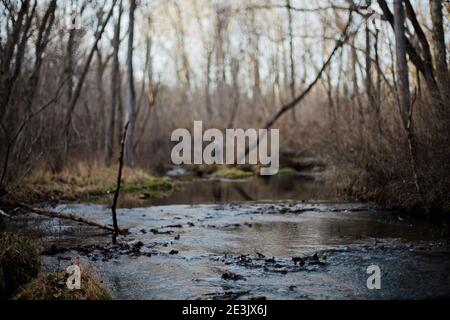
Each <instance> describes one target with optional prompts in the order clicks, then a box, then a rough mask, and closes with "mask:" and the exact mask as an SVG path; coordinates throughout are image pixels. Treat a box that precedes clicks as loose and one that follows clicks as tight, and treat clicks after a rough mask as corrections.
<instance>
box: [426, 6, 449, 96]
mask: <svg viewBox="0 0 450 320" xmlns="http://www.w3.org/2000/svg"><path fill="white" fill-rule="evenodd" d="M430 9H431V21H432V23H433V28H432V35H433V44H434V45H433V47H434V59H435V61H436V76H437V80H438V82H439V84H440V87H441V90H442V93H443V95H444V97H445V98H446V99H448V98H449V96H450V87H449V86H450V81H449V74H448V64H447V52H446V47H445V33H444V27H443V17H442V2H441V0H430ZM445 101H448V100H445Z"/></svg>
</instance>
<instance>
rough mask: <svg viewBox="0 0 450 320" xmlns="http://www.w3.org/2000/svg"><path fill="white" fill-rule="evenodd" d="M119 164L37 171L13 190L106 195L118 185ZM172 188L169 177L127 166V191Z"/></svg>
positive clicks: (37, 195)
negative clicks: (161, 176) (57, 171)
mask: <svg viewBox="0 0 450 320" xmlns="http://www.w3.org/2000/svg"><path fill="white" fill-rule="evenodd" d="M116 180H117V168H116V167H106V166H104V165H100V164H98V163H94V164H91V165H88V164H86V163H82V162H80V163H78V164H76V165H74V166H72V167H71V168H66V169H64V170H62V171H61V172H59V173H53V172H50V171H42V170H40V171H36V172H34V173H33V174H32V175H30V176H29V177H26V178H25V179H24V180H23V183H22V185H21V188H20V189H17V191H16V192H14V196H15V197H16V198H19V199H26V200H28V201H34V200H36V199H44V200H84V199H91V198H96V197H97V198H98V197H103V196H107V195H108V194H111V193H113V192H114V190H115V188H116ZM172 189H173V184H172V181H171V180H170V179H169V178H166V177H163V178H159V177H154V176H152V175H150V173H148V172H147V171H145V170H142V169H137V168H136V169H135V168H133V169H131V168H127V167H124V169H123V178H122V190H123V191H124V192H126V193H133V194H135V193H136V194H144V195H146V196H147V197H150V196H163V195H165V194H167V193H169V192H171V191H172Z"/></svg>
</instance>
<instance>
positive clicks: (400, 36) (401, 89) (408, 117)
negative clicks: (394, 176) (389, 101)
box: [394, 0, 423, 200]
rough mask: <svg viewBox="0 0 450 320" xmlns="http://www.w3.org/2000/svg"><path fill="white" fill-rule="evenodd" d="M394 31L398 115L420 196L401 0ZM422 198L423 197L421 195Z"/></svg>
mask: <svg viewBox="0 0 450 320" xmlns="http://www.w3.org/2000/svg"><path fill="white" fill-rule="evenodd" d="M394 33H395V56H396V66H397V70H396V72H397V83H398V84H397V88H398V89H397V92H398V97H399V98H398V101H399V107H400V116H401V119H402V121H403V125H404V127H405V130H406V132H407V135H408V145H409V152H410V159H411V168H412V171H413V176H414V181H415V185H416V189H417V192H418V193H419V194H420V195H421V197H422V190H421V185H420V183H419V177H418V172H417V146H416V140H415V136H414V126H413V117H412V115H413V114H412V113H413V112H412V111H413V109H412V107H413V103H412V102H411V93H410V90H409V70H408V62H407V59H406V35H405V34H406V31H405V17H404V7H403V0H394ZM422 200H423V197H422Z"/></svg>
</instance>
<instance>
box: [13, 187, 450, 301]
mask: <svg viewBox="0 0 450 320" xmlns="http://www.w3.org/2000/svg"><path fill="white" fill-rule="evenodd" d="M205 183H208V182H205ZM214 183H216V182H214ZM230 183H231V182H226V181H225V182H221V185H219V187H218V188H219V190H220V191H216V192H215V193H214V192H212V196H209V197H208V196H205V194H204V193H202V192H198V193H199V194H201V198H200V199H197V198H195V197H193V196H192V193H194V192H196V191H194V190H197V191H198V190H199V189H198V188H195V184H194V185H191V188H190V187H189V185H188V186H187V189H185V190H188V191H180V192H181V193H183V192H188V193H190V194H191V197H189V199H191V200H192V199H197V200H198V201H190V202H192V203H187V204H186V203H185V204H182V203H183V202H185V200H183V197H181V198H180V197H178V198H177V196H176V195H175V196H174V198H173V199H172V204H170V203H168V201H169V200H170V198H169V199H165V200H164V201H165V203H159V204H158V203H156V204H155V203H152V205H151V206H150V204H148V203H147V204H145V205H144V204H142V203H138V204H136V203H135V204H134V205H127V204H125V203H122V207H121V208H120V209H119V210H118V221H119V225H120V227H121V228H127V229H128V230H129V234H128V235H127V236H123V237H119V239H118V241H119V245H117V246H113V245H111V244H110V243H111V237H110V235H109V234H106V233H104V232H102V231H99V230H98V229H96V228H92V227H88V226H84V225H79V224H77V223H74V222H67V221H61V220H57V219H49V218H43V217H39V216H35V215H33V214H30V215H27V216H26V218H25V217H22V218H21V219H25V220H24V221H25V222H24V221H23V222H24V223H28V224H29V225H32V226H34V227H36V228H39V230H40V232H41V239H43V240H44V243H45V246H46V248H47V249H46V250H45V251H44V252H43V256H42V260H43V265H44V267H45V269H47V270H62V269H64V268H65V267H66V266H68V265H70V264H72V263H73V261H81V262H82V263H83V262H84V263H85V264H86V265H89V266H90V267H89V268H92V269H93V270H95V272H96V274H97V275H98V276H99V278H101V279H102V280H103V281H104V283H105V284H106V285H107V286H108V288H109V289H110V291H111V293H112V295H113V297H114V298H116V299H251V298H257V299H259V298H263V297H264V298H267V299H428V298H443V297H447V298H448V297H450V272H449V270H450V242H449V239H450V231H449V228H448V227H439V228H438V227H435V226H432V225H430V224H428V223H426V222H423V221H416V220H414V219H413V218H411V217H409V216H404V215H401V214H400V213H398V212H393V211H384V210H380V209H378V208H376V207H375V206H374V205H372V204H370V203H349V202H337V201H335V200H332V199H325V200H324V201H311V200H310V199H312V198H314V197H315V196H316V195H315V194H314V192H316V191H317V192H318V191H320V189H321V187H320V184H315V183H313V182H311V181H310V182H305V181H304V180H302V182H299V183H300V184H301V185H303V187H302V189H300V190H306V191H305V192H306V193H305V192H304V193H297V194H296V193H295V192H294V193H292V192H291V193H289V192H281V191H279V190H278V189H276V188H275V187H273V186H269V189H268V190H274V191H273V193H272V196H273V198H272V199H271V195H270V193H267V192H268V191H267V192H266V191H264V192H263V191H260V190H261V189H255V190H254V188H256V187H255V186H254V185H253V184H248V182H242V183H241V184H240V185H239V188H241V189H242V190H238V192H237V193H235V194H236V195H235V198H231V199H230V198H229V197H230V196H229V195H230V194H233V193H231V191H226V192H224V191H223V190H235V189H236V188H235V186H234V185H233V184H236V182H233V184H231V185H230ZM264 183H267V182H264ZM238 184H239V183H238ZM308 184H310V185H308ZM281 185H283V186H285V185H284V184H281ZM294 186H295V188H294V189H295V190H296V188H300V186H299V185H297V184H296V183H294ZM249 188H250V189H249ZM252 188H253V189H252ZM216 189H217V188H216ZM287 189H288V190H291V187H289V188H287ZM205 190H213V189H211V188H208V187H206V188H205ZM252 190H253V191H252ZM263 190H266V189H263ZM277 190H278V191H277ZM233 192H235V191H233ZM218 194H219V195H220V199H219V200H220V201H218V196H217V195H218ZM244 194H246V195H247V196H248V199H245V196H244ZM277 194H282V195H286V194H288V195H290V197H289V198H283V199H276V195H277ZM224 195H228V196H224ZM224 197H225V198H224ZM227 197H228V198H227ZM239 197H244V198H242V199H239ZM174 199H181V200H174ZM230 201H235V202H230ZM52 210H57V211H63V212H70V213H74V214H77V215H79V216H82V217H85V218H89V219H91V220H95V221H98V222H101V223H104V224H110V223H111V211H110V209H109V208H108V207H107V206H106V205H104V204H101V203H100V204H99V203H97V204H60V205H57V206H56V207H53V208H52ZM371 265H376V266H378V267H379V268H380V270H381V289H379V290H377V289H375V290H369V289H368V288H367V285H366V281H367V279H368V277H369V276H370V274H367V273H366V271H367V268H368V267H369V266H371Z"/></svg>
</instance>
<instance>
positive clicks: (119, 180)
mask: <svg viewBox="0 0 450 320" xmlns="http://www.w3.org/2000/svg"><path fill="white" fill-rule="evenodd" d="M129 124H130V122H127V124H126V125H125V129H124V131H123V136H122V141H121V142H120V145H121V148H120V157H119V173H118V175H117V188H116V191H115V192H114V200H113V204H112V206H111V211H112V220H113V226H114V232H113V239H112V243H113V244H116V243H117V236H118V235H119V233H120V232H119V226H118V224H117V213H116V206H117V200H118V199H119V192H120V183H121V180H122V167H123V154H124V148H125V140H126V138H127V131H128V125H129Z"/></svg>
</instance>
